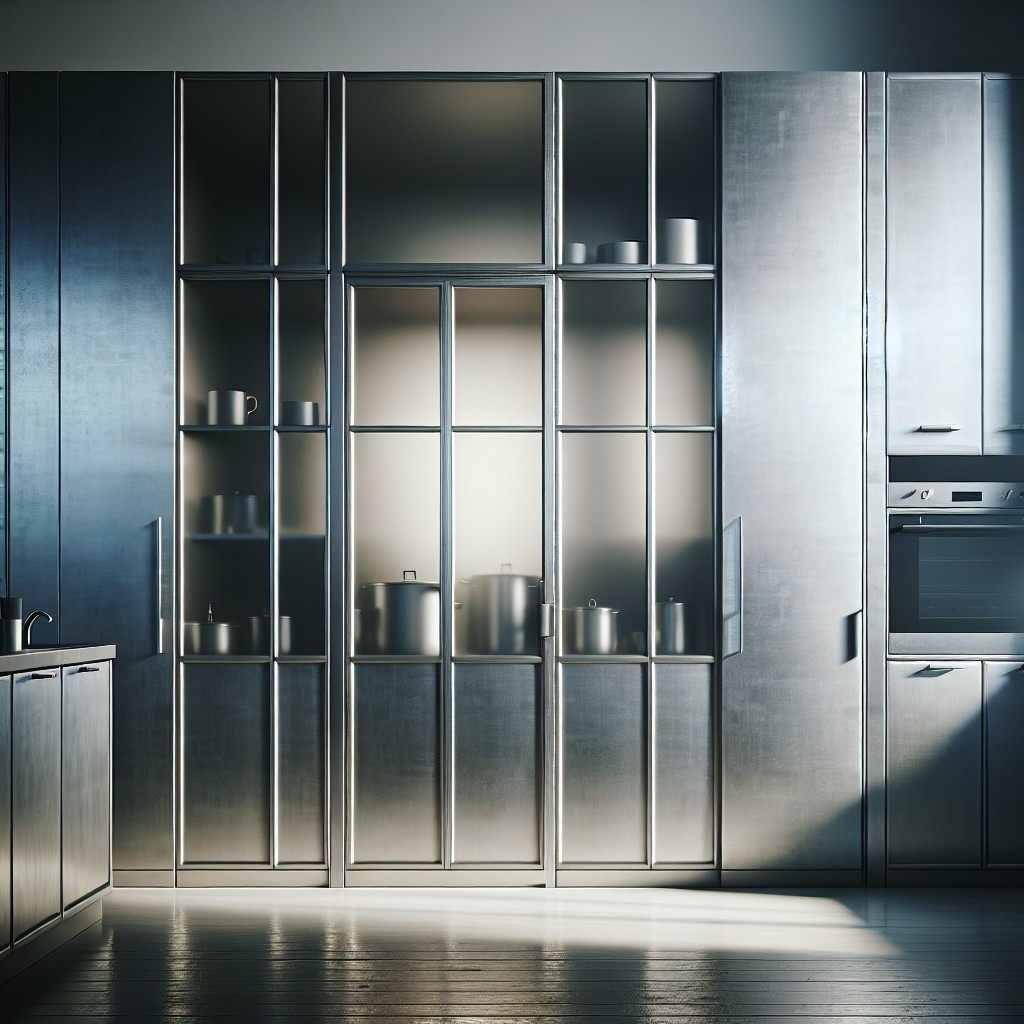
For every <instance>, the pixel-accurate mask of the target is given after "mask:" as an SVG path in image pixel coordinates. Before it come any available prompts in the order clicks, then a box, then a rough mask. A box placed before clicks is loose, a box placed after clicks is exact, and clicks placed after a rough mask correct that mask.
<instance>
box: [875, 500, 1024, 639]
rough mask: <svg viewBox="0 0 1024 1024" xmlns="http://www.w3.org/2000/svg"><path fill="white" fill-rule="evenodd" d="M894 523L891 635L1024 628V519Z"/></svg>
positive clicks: (917, 519)
mask: <svg viewBox="0 0 1024 1024" xmlns="http://www.w3.org/2000/svg"><path fill="white" fill-rule="evenodd" d="M890 528H891V532H890V544H889V628H890V632H893V633H1022V632H1024V517H1019V516H997V515H990V516H956V515H948V516H942V515H936V516H894V517H893V518H892V520H891V523H890Z"/></svg>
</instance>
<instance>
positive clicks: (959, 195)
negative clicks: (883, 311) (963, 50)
mask: <svg viewBox="0 0 1024 1024" xmlns="http://www.w3.org/2000/svg"><path fill="white" fill-rule="evenodd" d="M888 104H889V109H888V124H887V128H888V132H887V140H888V168H887V172H888V179H887V181H888V185H887V192H888V209H887V218H888V233H887V243H888V249H887V258H888V280H887V287H886V294H887V305H888V315H887V322H886V352H887V357H886V363H887V370H888V377H887V406H888V419H887V423H888V439H889V454H890V455H940V454H948V455H980V454H981V257H982V252H981V228H982V214H981V76H980V75H971V76H963V77H961V78H950V79H920V78H906V79H901V78H890V80H889V96H888ZM922 426H955V427H956V428H957V430H956V431H954V432H951V433H931V432H922V431H921V429H920V428H921V427H922Z"/></svg>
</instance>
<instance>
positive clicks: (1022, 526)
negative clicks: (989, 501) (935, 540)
mask: <svg viewBox="0 0 1024 1024" xmlns="http://www.w3.org/2000/svg"><path fill="white" fill-rule="evenodd" d="M892 530H893V533H1024V523H960V524H953V523H950V524H949V525H948V526H944V525H941V524H939V523H903V524H901V525H900V526H894V527H893V528H892Z"/></svg>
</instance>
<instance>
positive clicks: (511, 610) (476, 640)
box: [463, 566, 540, 654]
mask: <svg viewBox="0 0 1024 1024" xmlns="http://www.w3.org/2000/svg"><path fill="white" fill-rule="evenodd" d="M502 568H503V570H505V567H504V566H503V567H502ZM508 568H509V569H511V566H509V567H508ZM463 582H464V583H465V584H466V586H467V587H468V588H469V589H468V591H467V592H466V602H465V607H466V648H467V650H468V651H469V653H470V654H538V653H539V650H540V648H539V643H540V629H539V618H538V616H539V595H540V577H539V576H520V575H517V574H516V573H513V572H511V571H502V572H496V573H484V574H482V575H479V576H473V577H471V578H470V579H468V580H463Z"/></svg>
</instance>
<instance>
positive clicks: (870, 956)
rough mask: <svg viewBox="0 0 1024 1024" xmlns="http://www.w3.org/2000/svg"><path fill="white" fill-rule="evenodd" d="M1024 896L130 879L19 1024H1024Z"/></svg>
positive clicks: (4, 998) (34, 977) (9, 1003)
mask: <svg viewBox="0 0 1024 1024" xmlns="http://www.w3.org/2000/svg"><path fill="white" fill-rule="evenodd" d="M1022 954H1024V892H1022V891H1020V890H1001V891H993V890H980V891H979V890H973V891H966V890H960V891H956V890H916V891H907V890H904V891H901V890H885V891H883V890H843V891H828V892H825V891H806V890H803V891H792V892H751V891H729V890H725V891H721V890H698V891H694V890H667V889H639V890H637V889H560V890H542V889H537V890H497V889H485V890H463V889H434V890H432V889H391V890H388V889H347V890H333V891H330V890H311V889H301V890H266V889H264V890H254V889H247V890H240V889H236V890H178V891H177V892H175V891H171V890H116V891H115V892H114V893H112V894H111V895H110V896H109V897H108V898H107V900H106V902H105V911H104V920H103V923H102V925H100V926H97V927H94V928H93V929H90V930H89V931H88V932H86V933H84V934H83V935H82V936H81V937H79V938H78V939H75V940H73V941H72V942H71V943H69V944H67V945H66V946H65V947H63V948H62V949H61V950H59V951H57V953H55V954H54V955H53V956H51V957H50V958H48V959H47V960H45V961H43V962H41V963H40V964H38V965H36V966H35V967H33V968H31V969H29V970H28V971H27V972H25V973H24V974H23V975H21V976H20V978H18V979H15V980H14V981H13V982H11V983H9V984H8V985H7V986H4V987H3V988H0V1006H2V1007H3V1014H2V1016H3V1017H4V1019H5V1020H12V1021H15V1020H28V1019H38V1018H39V1017H43V1016H45V1017H46V1019H47V1020H48V1021H49V1022H50V1024H60V1022H63V1021H71V1020H82V1019H83V1018H84V1019H88V1018H93V1019H107V1018H110V1019H118V1020H130V1021H143V1020H145V1021H149V1020H154V1021H155V1020H169V1019H173V1020H174V1021H175V1022H178V1024H182V1022H188V1021H200V1020H202V1021H206V1020H214V1019H225V1020H226V1019H228V1018H231V1019H233V1020H238V1019H258V1020H289V1021H296V1020H319V1019H341V1018H343V1019H349V1018H351V1019H362V1020H373V1021H390V1020H395V1021H398V1020H403V1021H407V1022H408V1021H471V1020H484V1019H486V1020H515V1021H526V1020H529V1021H555V1020H559V1021H563V1022H564V1021H565V1020H566V1019H567V1018H568V1019H575V1020H590V1019H594V1020H596V1019H600V1020H601V1021H602V1022H605V1024H608V1022H611V1021H619V1020H621V1021H648V1020H650V1021H653V1020H661V1019H667V1018H670V1017H671V1018H678V1017H680V1016H684V1017H688V1018H690V1019H699V1020H701V1021H714V1022H721V1024H725V1022H726V1021H728V1022H730V1024H736V1022H737V1021H741V1020H747V1019H748V1015H749V1019H754V1018H757V1019H762V1017H763V1015H769V1016H775V1017H777V1018H778V1017H782V1018H784V1019H789V1018H791V1017H793V1018H796V1017H799V1018H800V1019H801V1020H806V1019H816V1020H838V1019H841V1018H849V1017H851V1016H870V1017H873V1018H875V1019H880V1020H893V1019H896V1018H897V1017H901V1016H910V1017H914V1018H918V1019H925V1020H929V1019H931V1020H934V1021H939V1020H942V1021H943V1022H948V1021H951V1020H961V1019H964V1017H966V1016H971V1017H975V1016H981V1015H984V1014H985V1013H986V1012H991V1013H993V1014H994V1015H996V1016H1001V1017H1002V1018H1003V1019H1012V1018H1014V1017H1016V1019H1024V966H1022V964H1024V955H1022Z"/></svg>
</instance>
